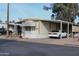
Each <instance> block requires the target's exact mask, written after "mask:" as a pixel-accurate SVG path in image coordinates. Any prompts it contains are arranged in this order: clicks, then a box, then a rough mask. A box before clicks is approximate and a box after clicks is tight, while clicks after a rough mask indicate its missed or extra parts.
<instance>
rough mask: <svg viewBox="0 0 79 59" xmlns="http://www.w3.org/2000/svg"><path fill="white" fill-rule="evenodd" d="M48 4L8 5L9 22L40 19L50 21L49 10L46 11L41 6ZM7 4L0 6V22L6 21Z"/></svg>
mask: <svg viewBox="0 0 79 59" xmlns="http://www.w3.org/2000/svg"><path fill="white" fill-rule="evenodd" d="M44 5H46V6H49V5H50V4H46V3H45V4H43V3H41V4H40V3H25V4H24V3H22V4H20V3H17V4H10V20H17V19H18V18H40V19H50V15H51V10H50V11H46V10H44V9H43V6H44ZM6 7H7V4H0V20H3V21H5V20H6V9H7V8H6Z"/></svg>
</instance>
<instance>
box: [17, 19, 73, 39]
mask: <svg viewBox="0 0 79 59" xmlns="http://www.w3.org/2000/svg"><path fill="white" fill-rule="evenodd" d="M17 23H19V24H20V26H21V28H22V33H21V34H22V37H23V38H48V32H50V31H52V30H62V31H63V30H64V31H66V32H67V33H69V32H72V23H69V22H66V21H61V20H44V19H32V18H29V19H23V20H21V21H18V22H17Z"/></svg>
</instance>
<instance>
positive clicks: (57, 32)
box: [48, 30, 67, 38]
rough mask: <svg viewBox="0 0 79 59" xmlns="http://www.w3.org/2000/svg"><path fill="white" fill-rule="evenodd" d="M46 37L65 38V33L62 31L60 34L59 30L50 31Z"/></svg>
mask: <svg viewBox="0 0 79 59" xmlns="http://www.w3.org/2000/svg"><path fill="white" fill-rule="evenodd" d="M48 36H49V37H50V38H51V37H59V38H60V37H61V36H62V37H67V33H66V32H64V31H62V33H61V31H60V30H54V31H51V32H49V33H48Z"/></svg>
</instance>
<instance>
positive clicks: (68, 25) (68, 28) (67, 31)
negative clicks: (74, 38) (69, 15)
mask: <svg viewBox="0 0 79 59" xmlns="http://www.w3.org/2000/svg"><path fill="white" fill-rule="evenodd" d="M67 38H68V39H69V22H68V24H67Z"/></svg>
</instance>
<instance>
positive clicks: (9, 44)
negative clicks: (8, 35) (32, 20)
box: [0, 39, 79, 56]
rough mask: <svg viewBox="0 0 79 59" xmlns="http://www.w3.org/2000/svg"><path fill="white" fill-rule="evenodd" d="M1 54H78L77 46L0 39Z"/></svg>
mask: <svg viewBox="0 0 79 59" xmlns="http://www.w3.org/2000/svg"><path fill="white" fill-rule="evenodd" d="M0 55H2V56H79V48H78V47H70V46H61V45H55V44H43V43H34V42H22V41H15V40H6V39H4V40H3V39H0Z"/></svg>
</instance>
